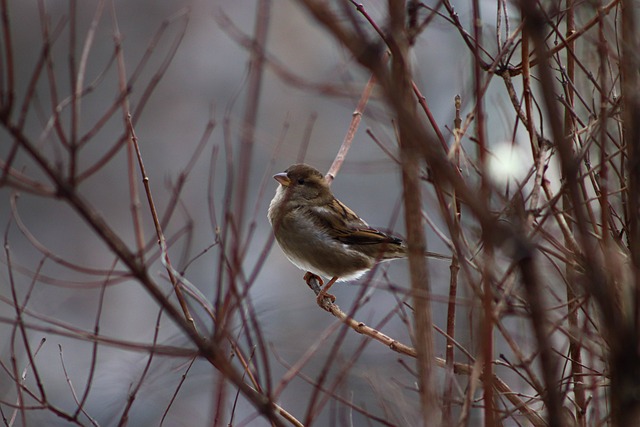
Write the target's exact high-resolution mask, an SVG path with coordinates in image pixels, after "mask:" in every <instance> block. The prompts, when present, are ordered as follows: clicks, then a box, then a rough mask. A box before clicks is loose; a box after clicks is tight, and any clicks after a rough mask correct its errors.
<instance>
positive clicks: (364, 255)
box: [267, 164, 407, 307]
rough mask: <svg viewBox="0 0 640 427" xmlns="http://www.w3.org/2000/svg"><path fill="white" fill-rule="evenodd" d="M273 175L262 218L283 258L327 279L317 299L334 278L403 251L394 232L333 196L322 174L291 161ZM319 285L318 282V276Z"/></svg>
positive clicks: (348, 277) (345, 276)
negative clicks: (368, 220) (372, 223)
mask: <svg viewBox="0 0 640 427" xmlns="http://www.w3.org/2000/svg"><path fill="white" fill-rule="evenodd" d="M273 178H274V179H275V180H276V181H278V183H279V184H280V185H278V188H277V190H276V195H275V196H274V197H273V199H272V200H271V203H270V204H269V212H268V215H267V217H268V218H269V222H270V223H271V227H272V228H273V233H274V235H275V238H276V241H277V242H278V245H279V246H280V248H281V249H282V251H283V252H284V254H285V255H286V256H287V258H289V260H290V261H291V262H292V263H293V264H294V265H295V266H296V267H298V268H300V269H301V270H305V271H307V272H308V273H307V274H306V275H305V280H306V281H307V283H308V280H309V277H310V276H309V274H313V275H315V276H323V277H327V278H331V279H330V280H329V282H327V284H326V285H324V287H323V288H322V289H321V291H320V293H318V296H317V302H318V304H319V305H320V306H321V307H322V306H323V304H322V303H323V299H324V297H325V296H326V297H328V298H330V299H331V301H332V302H333V301H335V296H333V295H331V294H329V293H328V290H329V288H331V286H332V285H333V284H334V283H335V282H336V281H348V280H353V279H357V278H358V277H360V276H362V275H363V274H364V273H365V272H366V271H368V270H369V269H371V268H372V267H373V266H374V265H375V264H376V263H378V262H381V261H388V260H393V259H398V258H404V257H406V256H407V246H406V244H405V243H404V242H403V241H402V239H400V238H398V237H394V236H391V235H389V234H386V233H384V232H382V231H380V230H377V229H375V228H372V227H370V226H369V224H367V223H366V222H365V221H364V220H363V219H362V218H360V217H359V216H358V215H356V214H355V212H353V211H352V210H351V209H349V208H348V207H347V206H346V205H344V204H343V203H342V202H340V201H339V200H338V199H336V198H335V196H334V195H333V193H332V192H331V188H330V187H329V183H328V182H327V181H326V180H325V178H324V176H323V175H322V174H321V173H320V172H319V171H318V170H316V169H315V168H313V167H311V166H309V165H306V164H294V165H292V166H289V168H287V170H285V171H284V172H282V173H278V174H275V175H274V176H273ZM320 284H321V285H322V284H323V281H322V279H320Z"/></svg>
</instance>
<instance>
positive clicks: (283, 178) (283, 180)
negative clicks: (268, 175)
mask: <svg viewBox="0 0 640 427" xmlns="http://www.w3.org/2000/svg"><path fill="white" fill-rule="evenodd" d="M273 179H275V180H276V181H278V182H279V183H280V185H282V186H283V187H288V186H289V184H291V180H290V179H289V177H288V176H287V174H286V173H285V172H280V173H277V174H275V175H273Z"/></svg>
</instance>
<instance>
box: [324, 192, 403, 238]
mask: <svg viewBox="0 0 640 427" xmlns="http://www.w3.org/2000/svg"><path fill="white" fill-rule="evenodd" d="M311 213H312V215H313V216H314V220H315V221H316V222H317V224H318V225H319V226H320V227H322V228H323V229H324V230H325V231H326V232H327V234H329V236H330V237H332V238H333V239H336V240H338V241H340V242H341V243H345V244H347V245H376V244H383V243H392V244H401V243H402V240H400V239H398V238H396V237H393V236H389V235H388V234H386V233H383V232H382V231H379V230H376V229H375V228H372V227H369V224H367V223H366V222H364V221H363V220H362V219H361V218H360V217H359V216H358V215H356V214H355V212H353V211H352V210H351V209H349V208H348V207H347V206H345V205H344V204H343V203H342V202H340V201H339V200H338V199H333V201H332V202H331V203H329V204H328V205H325V206H316V207H313V208H312V209H311Z"/></svg>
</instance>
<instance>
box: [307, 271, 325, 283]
mask: <svg viewBox="0 0 640 427" xmlns="http://www.w3.org/2000/svg"><path fill="white" fill-rule="evenodd" d="M311 279H316V280H317V281H318V283H320V286H322V285H324V281H323V280H322V278H321V277H320V276H318V275H317V274H313V273H312V272H310V271H307V272H306V273H305V274H304V281H305V282H307V285H309V280H311ZM309 286H311V285H309Z"/></svg>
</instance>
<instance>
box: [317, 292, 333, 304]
mask: <svg viewBox="0 0 640 427" xmlns="http://www.w3.org/2000/svg"><path fill="white" fill-rule="evenodd" d="M325 298H328V299H330V300H331V304H333V303H334V302H335V301H336V297H335V295H331V294H330V293H327V292H325V291H324V290H322V291H320V293H319V294H318V296H317V298H316V301H317V302H318V305H319V306H320V307H322V308H325V307H324V305H325Z"/></svg>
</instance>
